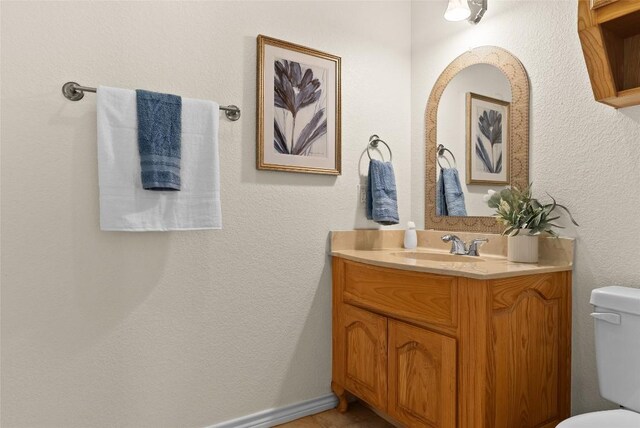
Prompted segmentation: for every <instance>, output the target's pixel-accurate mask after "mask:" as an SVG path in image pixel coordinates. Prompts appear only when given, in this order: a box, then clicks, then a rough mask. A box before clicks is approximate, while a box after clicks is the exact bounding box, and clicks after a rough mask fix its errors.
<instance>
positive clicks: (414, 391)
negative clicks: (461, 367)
mask: <svg viewBox="0 0 640 428" xmlns="http://www.w3.org/2000/svg"><path fill="white" fill-rule="evenodd" d="M388 412H389V415H391V416H392V417H394V418H396V419H397V420H398V421H400V422H402V423H403V424H405V425H406V426H407V427H434V428H436V427H437V428H454V427H455V425H456V341H455V339H452V338H450V337H447V336H443V335H441V334H437V333H433V332H430V331H428V330H424V329H422V328H418V327H414V326H411V325H408V324H405V323H401V322H398V321H393V320H390V321H389V402H388Z"/></svg>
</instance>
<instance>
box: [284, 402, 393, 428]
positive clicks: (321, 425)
mask: <svg viewBox="0 0 640 428" xmlns="http://www.w3.org/2000/svg"><path fill="white" fill-rule="evenodd" d="M278 427H279V428H394V426H393V425H391V424H390V423H389V422H387V421H385V420H384V419H382V418H381V417H380V416H378V415H376V414H375V413H373V412H372V411H371V410H369V409H368V408H367V407H365V406H364V405H362V404H360V403H358V402H355V403H351V404H350V405H349V410H347V412H346V413H339V412H338V411H337V410H336V409H332V410H327V411H326V412H322V413H318V414H316V415H312V416H307V417H306V418H302V419H298V420H296V421H292V422H288V423H286V424H282V425H278Z"/></svg>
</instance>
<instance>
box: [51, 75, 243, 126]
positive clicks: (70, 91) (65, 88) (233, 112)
mask: <svg viewBox="0 0 640 428" xmlns="http://www.w3.org/2000/svg"><path fill="white" fill-rule="evenodd" d="M85 92H96V88H91V87H89V86H81V85H79V84H77V83H76V82H67V83H65V84H64V85H62V95H64V96H65V98H66V99H68V100H71V101H80V100H81V99H82V98H83V97H84V93H85ZM220 110H223V111H224V114H225V116H227V119H229V120H230V121H233V122H235V121H236V120H238V119H240V108H239V107H238V106H235V105H233V104H232V105H228V106H220Z"/></svg>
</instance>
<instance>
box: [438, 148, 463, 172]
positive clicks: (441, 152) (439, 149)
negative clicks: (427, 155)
mask: <svg viewBox="0 0 640 428" xmlns="http://www.w3.org/2000/svg"><path fill="white" fill-rule="evenodd" d="M444 152H449V154H450V155H451V158H452V159H453V166H454V168H457V167H458V162H457V161H456V157H455V156H454V155H453V152H452V151H451V150H449V149H447V148H446V147H445V146H444V145H442V144H438V147H437V148H436V153H437V155H436V162H438V166H439V167H440V169H444V168H443V166H442V164H441V163H440V158H444V160H446V161H447V163H448V164H449V168H451V162H449V159H447V158H446V157H445V156H444Z"/></svg>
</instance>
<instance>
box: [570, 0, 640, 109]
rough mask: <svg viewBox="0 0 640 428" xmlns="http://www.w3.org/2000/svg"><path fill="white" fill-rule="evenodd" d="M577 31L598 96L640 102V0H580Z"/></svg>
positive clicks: (623, 103)
mask: <svg viewBox="0 0 640 428" xmlns="http://www.w3.org/2000/svg"><path fill="white" fill-rule="evenodd" d="M578 34H579V35H580V43H581V44H582V52H583V53H584V58H585V62H586V64H587V70H588V71H589V78H590V79H591V87H592V88H593V95H594V97H595V99H596V100H597V101H599V102H601V103H604V104H607V105H610V106H612V107H615V108H620V107H629V106H633V105H640V0H579V2H578Z"/></svg>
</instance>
